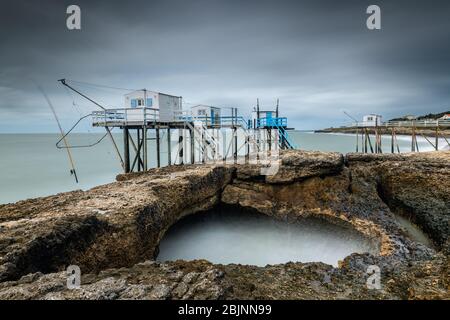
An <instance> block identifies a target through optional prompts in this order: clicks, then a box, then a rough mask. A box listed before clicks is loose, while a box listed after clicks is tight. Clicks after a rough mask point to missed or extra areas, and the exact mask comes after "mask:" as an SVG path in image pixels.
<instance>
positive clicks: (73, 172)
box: [37, 86, 78, 183]
mask: <svg viewBox="0 0 450 320" xmlns="http://www.w3.org/2000/svg"><path fill="white" fill-rule="evenodd" d="M37 87H38V89H39V91H41V93H42V94H43V96H44V98H45V100H46V101H47V104H48V106H49V107H50V110H51V111H52V113H53V116H54V117H55V120H56V123H57V124H58V128H59V132H60V133H61V137H62V139H63V141H64V146H65V149H66V150H67V156H68V158H69V164H70V167H71V169H70V174H73V176H74V177H75V182H76V183H78V176H77V171H76V170H75V163H74V161H73V158H72V153H71V152H70V146H69V143H68V142H67V140H66V136H65V134H64V130H63V128H62V126H61V123H60V122H59V119H58V116H57V115H56V111H55V108H53V105H52V103H51V101H50V99H49V97H48V96H47V94H46V93H45V91H44V90H43V89H42V88H41V87H40V86H37Z"/></svg>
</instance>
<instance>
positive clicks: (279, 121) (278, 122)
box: [256, 117, 287, 127]
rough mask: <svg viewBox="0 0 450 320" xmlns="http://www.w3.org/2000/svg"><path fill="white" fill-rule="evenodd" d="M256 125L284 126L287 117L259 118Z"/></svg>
mask: <svg viewBox="0 0 450 320" xmlns="http://www.w3.org/2000/svg"><path fill="white" fill-rule="evenodd" d="M256 126H257V127H286V126H287V118H285V117H282V118H259V119H258V120H257V123H256Z"/></svg>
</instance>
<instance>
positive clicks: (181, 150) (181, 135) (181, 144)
mask: <svg viewBox="0 0 450 320" xmlns="http://www.w3.org/2000/svg"><path fill="white" fill-rule="evenodd" d="M183 143H184V142H183V129H178V145H179V146H180V151H179V153H178V157H179V159H180V164H183Z"/></svg>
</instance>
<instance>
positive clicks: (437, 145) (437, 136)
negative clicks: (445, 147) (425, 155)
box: [434, 125, 439, 151]
mask: <svg viewBox="0 0 450 320" xmlns="http://www.w3.org/2000/svg"><path fill="white" fill-rule="evenodd" d="M434 146H435V147H436V151H438V150H439V125H437V126H436V140H435V143H434Z"/></svg>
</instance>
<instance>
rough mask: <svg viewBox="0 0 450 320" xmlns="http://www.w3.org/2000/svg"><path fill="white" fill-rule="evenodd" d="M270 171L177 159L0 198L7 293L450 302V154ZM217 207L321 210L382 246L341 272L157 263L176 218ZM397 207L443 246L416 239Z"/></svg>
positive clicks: (299, 161)
mask: <svg viewBox="0 0 450 320" xmlns="http://www.w3.org/2000/svg"><path fill="white" fill-rule="evenodd" d="M260 169H261V167H260V166H257V165H227V166H213V165H203V166H173V167H168V168H163V169H154V170H150V171H149V172H146V173H140V174H130V175H120V176H118V179H117V180H118V182H115V183H112V184H108V185H104V186H100V187H96V188H94V189H91V190H89V191H86V192H83V191H74V192H69V193H62V194H58V195H55V196H50V197H45V198H38V199H30V200H25V201H20V202H17V203H15V204H7V205H1V206H0V299H234V298H246V299H264V298H267V299H302V298H307V299H367V298H369V299H438V298H450V295H449V289H450V287H449V286H450V283H449V279H450V261H449V254H450V240H449V234H450V232H449V223H450V220H449V219H450V152H432V153H420V154H417V153H416V154H402V155H363V154H348V155H346V156H345V157H344V156H342V155H341V154H338V153H322V152H304V151H286V152H283V153H282V154H281V161H280V168H279V170H278V172H277V173H276V174H275V175H273V176H264V175H261V170H260ZM219 204H222V205H233V206H238V207H240V208H245V209H246V210H252V211H257V212H259V213H262V214H266V215H270V216H273V217H276V218H278V219H282V220H285V221H287V222H288V223H295V221H297V220H298V219H301V218H302V217H307V216H316V217H320V218H323V219H326V220H328V221H331V222H333V223H338V224H341V225H344V226H347V227H349V228H354V229H356V230H357V231H359V232H361V233H362V234H364V235H366V236H367V237H369V238H371V239H372V240H373V242H374V244H375V245H377V246H378V248H379V254H378V255H370V254H368V253H367V254H352V255H350V256H348V257H346V258H345V259H344V261H342V262H341V263H340V266H339V268H333V267H332V266H329V265H326V264H323V263H286V264H279V265H272V266H266V267H256V266H247V265H234V264H230V265H214V264H211V263H209V262H207V261H203V260H200V261H176V262H169V263H156V262H154V261H153V259H154V257H155V255H156V254H157V251H158V243H159V241H160V240H161V238H162V237H163V235H164V233H165V231H166V230H167V229H168V228H169V227H170V226H171V225H173V224H174V223H175V222H176V221H178V220H179V219H180V218H182V217H183V216H186V215H188V214H193V213H196V212H201V211H205V210H208V209H210V208H212V207H214V206H216V205H219ZM395 214H401V215H403V216H407V217H409V218H410V219H411V220H412V221H413V222H415V223H416V224H417V225H418V226H419V227H420V228H421V229H422V230H423V231H424V232H425V233H426V234H427V235H428V236H429V237H430V238H431V239H432V240H433V242H434V244H435V246H434V247H433V248H430V247H427V246H425V245H423V244H421V243H419V242H417V241H415V240H414V239H413V238H411V237H410V236H409V234H408V232H407V230H405V229H404V228H403V227H402V226H401V225H400V224H399V223H398V222H397V220H396V219H395ZM70 264H76V265H79V266H80V267H81V270H82V272H83V276H82V286H81V288H80V289H75V290H69V289H67V286H66V281H67V275H66V272H65V271H63V270H65V268H66V267H67V266H68V265H70ZM369 265H377V266H379V267H380V268H381V274H382V278H381V282H382V289H381V290H369V289H367V287H366V280H367V277H368V274H367V273H366V271H367V267H368V266H369Z"/></svg>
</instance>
